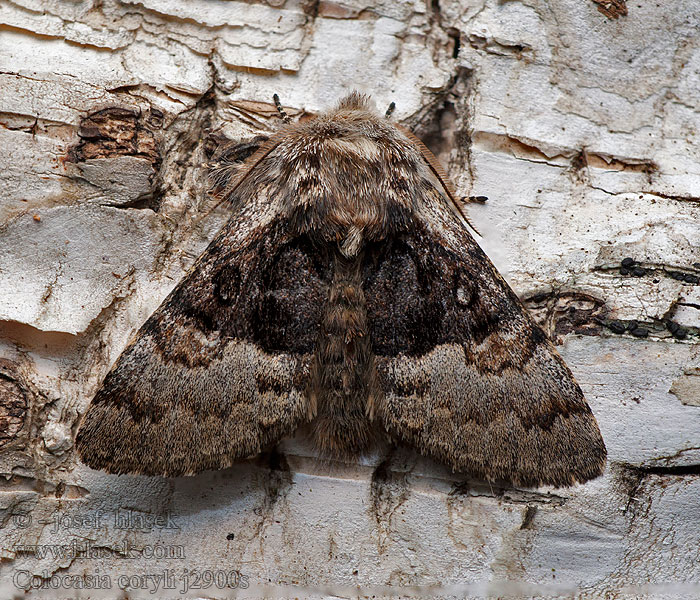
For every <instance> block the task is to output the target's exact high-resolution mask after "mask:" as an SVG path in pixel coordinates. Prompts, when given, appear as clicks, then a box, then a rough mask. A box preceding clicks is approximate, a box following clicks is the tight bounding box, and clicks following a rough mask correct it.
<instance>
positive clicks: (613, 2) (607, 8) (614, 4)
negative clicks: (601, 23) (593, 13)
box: [593, 0, 627, 19]
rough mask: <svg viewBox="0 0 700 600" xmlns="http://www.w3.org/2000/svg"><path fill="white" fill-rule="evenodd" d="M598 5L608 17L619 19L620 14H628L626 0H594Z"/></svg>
mask: <svg viewBox="0 0 700 600" xmlns="http://www.w3.org/2000/svg"><path fill="white" fill-rule="evenodd" d="M593 2H595V3H596V4H597V5H598V10H599V11H600V12H602V13H603V14H604V15H605V16H606V17H608V19H617V18H618V17H619V16H621V15H622V16H623V17H624V16H627V5H626V4H625V0H593Z"/></svg>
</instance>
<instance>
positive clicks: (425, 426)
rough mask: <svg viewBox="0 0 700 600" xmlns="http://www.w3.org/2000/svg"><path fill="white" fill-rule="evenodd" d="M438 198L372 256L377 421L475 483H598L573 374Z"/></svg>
mask: <svg viewBox="0 0 700 600" xmlns="http://www.w3.org/2000/svg"><path fill="white" fill-rule="evenodd" d="M438 196H439V194H438V193H437V192H435V197H433V198H431V199H429V201H426V204H425V208H424V210H426V211H429V212H430V214H429V215H424V218H418V216H417V217H416V218H415V219H414V222H413V223H412V224H411V225H410V227H408V228H407V229H406V230H405V231H403V232H401V233H399V234H397V235H396V236H395V237H394V238H393V239H391V240H390V241H387V242H386V243H385V244H381V245H375V246H374V247H371V248H368V253H367V259H366V262H365V273H364V277H365V295H366V298H367V315H368V321H369V330H370V336H371V340H372V349H373V352H374V354H375V356H376V368H377V371H378V374H379V379H380V385H381V387H382V390H383V392H384V397H383V399H382V400H381V401H379V403H378V405H377V407H376V409H375V410H376V413H377V415H378V418H379V419H380V420H381V421H382V424H383V426H384V427H385V428H386V430H387V431H388V432H389V433H390V434H391V435H392V436H394V437H395V438H397V439H399V440H402V441H404V442H407V443H409V444H411V445H413V446H414V447H415V448H416V449H417V450H419V451H420V452H421V453H423V454H425V455H428V456H431V457H433V458H435V459H438V460H440V461H441V462H444V463H446V464H448V465H450V466H451V467H452V468H453V469H455V470H457V471H463V472H465V473H468V474H470V475H471V476H473V477H475V478H480V479H487V480H491V481H495V480H504V481H509V482H512V483H515V484H518V485H526V486H532V485H540V484H551V485H557V486H559V485H571V484H572V483H573V482H575V481H586V480H588V479H591V478H593V477H596V476H598V475H600V473H601V472H602V470H603V466H604V462H605V454H606V451H605V445H604V443H603V440H602V437H601V435H600V432H599V430H598V426H597V424H596V421H595V418H594V417H593V415H592V414H591V410H590V408H589V407H588V404H587V403H586V401H585V399H584V397H583V394H582V392H581V390H580V388H579V386H578V384H577V383H576V381H575V380H574V378H573V375H572V374H571V371H570V370H569V369H568V368H567V366H566V365H565V364H564V362H563V360H562V359H561V357H560V356H559V354H558V353H557V351H556V350H555V349H554V347H553V345H552V344H551V342H550V341H549V340H548V338H547V337H546V335H545V334H544V333H543V332H542V330H541V329H540V328H539V327H538V326H537V325H536V324H535V323H534V322H533V321H532V319H531V318H530V316H529V315H528V314H527V313H526V312H525V309H524V308H523V306H522V304H521V303H520V301H519V299H518V298H517V296H516V295H515V293H514V292H513V291H512V290H511V289H510V287H509V286H508V285H507V283H506V282H505V281H504V280H503V278H502V277H501V276H500V275H499V274H498V272H497V271H496V269H495V268H494V266H493V265H492V264H491V262H490V261H489V259H488V258H487V257H486V255H485V254H484V253H483V251H482V250H481V249H480V248H479V246H478V245H477V243H476V242H475V241H474V239H473V238H472V237H471V235H470V234H469V233H468V231H467V230H466V228H465V227H463V226H462V225H461V224H460V223H459V222H458V221H457V220H456V219H455V218H454V216H453V215H452V214H451V213H450V212H449V209H448V208H447V207H446V203H445V201H444V200H443V199H442V198H440V197H438Z"/></svg>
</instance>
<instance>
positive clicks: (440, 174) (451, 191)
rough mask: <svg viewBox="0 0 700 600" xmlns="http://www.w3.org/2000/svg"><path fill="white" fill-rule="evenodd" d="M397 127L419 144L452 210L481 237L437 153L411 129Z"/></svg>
mask: <svg viewBox="0 0 700 600" xmlns="http://www.w3.org/2000/svg"><path fill="white" fill-rule="evenodd" d="M396 127H397V128H398V129H399V130H401V132H403V134H404V135H405V136H406V137H407V138H408V139H409V140H411V141H412V142H413V143H414V144H416V145H417V146H418V149H419V150H420V153H421V154H422V155H423V158H424V159H425V162H427V163H428V166H429V167H430V170H431V171H432V172H433V174H434V175H435V177H437V178H438V181H439V182H440V183H441V184H442V187H443V188H444V190H445V191H446V192H447V196H448V197H449V199H450V200H451V201H452V203H451V205H450V206H451V208H452V212H454V213H455V215H456V216H457V218H458V219H460V220H463V221H464V222H465V223H466V224H467V225H468V226H469V227H470V228H471V229H472V231H474V233H476V234H477V235H478V236H479V237H483V236H482V235H481V233H479V230H478V229H477V228H476V227H474V225H472V222H471V221H470V220H469V217H468V216H467V213H466V212H465V211H464V208H463V204H462V203H461V198H460V200H457V191H456V190H455V188H454V186H453V185H452V182H451V181H450V178H449V177H448V176H447V173H445V169H443V168H442V166H441V165H440V163H439V162H438V159H437V158H435V155H434V154H433V153H432V152H431V151H430V150H429V149H428V147H427V146H426V145H425V144H424V143H423V142H421V141H420V140H419V139H418V138H417V137H416V136H415V135H414V133H413V132H412V131H409V130H408V129H406V128H405V127H402V126H401V125H396Z"/></svg>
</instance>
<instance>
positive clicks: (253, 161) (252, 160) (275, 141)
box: [195, 94, 289, 225]
mask: <svg viewBox="0 0 700 600" xmlns="http://www.w3.org/2000/svg"><path fill="white" fill-rule="evenodd" d="M275 96H277V94H275ZM277 101H278V102H279V98H278V99H277ZM280 108H281V107H280ZM282 112H284V111H282ZM284 114H285V116H286V113H284ZM287 118H288V119H289V117H287ZM286 137H287V134H286V133H278V134H277V135H273V136H272V137H271V138H269V139H268V140H267V141H266V142H264V143H263V144H261V145H260V147H259V148H258V149H257V150H256V151H255V152H254V153H253V154H251V155H250V156H249V157H248V159H247V160H246V161H245V167H244V168H243V171H241V173H240V174H239V175H238V178H237V179H236V180H235V182H234V183H233V185H231V186H230V187H229V188H228V189H226V190H225V191H224V192H223V194H222V196H221V199H220V200H219V201H218V202H217V203H216V204H215V205H214V206H212V207H211V208H210V209H209V210H208V211H207V212H206V213H204V214H203V215H201V216H200V217H198V218H197V220H196V221H195V225H196V224H197V223H199V222H200V221H201V220H202V219H206V218H207V217H208V216H209V215H210V214H211V213H213V212H214V211H215V210H216V209H217V208H219V206H221V205H222V204H223V203H224V202H226V201H227V200H230V198H231V196H232V194H233V192H235V191H236V189H237V188H238V186H239V185H241V183H243V181H244V180H245V179H246V178H247V177H248V175H250V172H251V171H252V170H253V169H254V168H255V167H257V166H258V163H259V162H260V161H261V160H263V159H264V158H265V157H266V156H267V155H268V154H270V152H272V151H273V150H274V149H275V148H277V146H279V145H280V144H281V143H282V141H283V140H284V139H285V138H286Z"/></svg>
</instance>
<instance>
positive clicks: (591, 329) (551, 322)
mask: <svg viewBox="0 0 700 600" xmlns="http://www.w3.org/2000/svg"><path fill="white" fill-rule="evenodd" d="M523 304H524V305H525V306H526V307H527V308H528V309H529V311H530V314H531V315H532V316H533V317H534V319H535V321H536V322H537V324H538V325H539V326H540V327H542V329H544V330H545V332H546V333H547V334H548V335H549V336H550V337H551V338H552V339H553V340H554V341H555V343H559V340H557V338H558V336H565V335H567V334H569V333H575V334H578V335H600V333H601V331H602V322H603V321H604V319H605V317H606V315H607V313H608V309H607V307H606V306H605V302H604V301H603V300H601V299H600V298H596V297H595V296H591V295H590V294H584V293H583V292H574V291H571V292H563V291H562V292H551V293H548V294H546V293H545V294H536V295H534V296H530V297H528V298H523Z"/></svg>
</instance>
